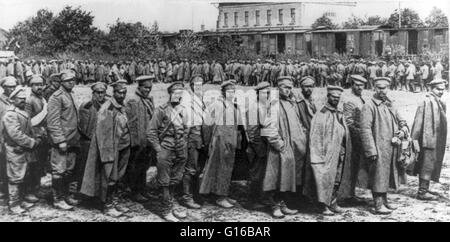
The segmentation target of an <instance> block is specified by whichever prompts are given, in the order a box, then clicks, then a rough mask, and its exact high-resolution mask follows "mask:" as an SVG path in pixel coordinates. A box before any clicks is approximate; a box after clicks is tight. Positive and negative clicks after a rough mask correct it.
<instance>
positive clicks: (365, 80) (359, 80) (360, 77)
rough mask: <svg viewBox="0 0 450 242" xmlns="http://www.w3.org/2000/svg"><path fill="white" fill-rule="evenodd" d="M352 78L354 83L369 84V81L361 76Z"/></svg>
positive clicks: (352, 76)
mask: <svg viewBox="0 0 450 242" xmlns="http://www.w3.org/2000/svg"><path fill="white" fill-rule="evenodd" d="M350 78H351V79H352V81H353V82H358V83H362V84H365V83H367V79H366V78H364V77H363V76H361V75H351V76H350Z"/></svg>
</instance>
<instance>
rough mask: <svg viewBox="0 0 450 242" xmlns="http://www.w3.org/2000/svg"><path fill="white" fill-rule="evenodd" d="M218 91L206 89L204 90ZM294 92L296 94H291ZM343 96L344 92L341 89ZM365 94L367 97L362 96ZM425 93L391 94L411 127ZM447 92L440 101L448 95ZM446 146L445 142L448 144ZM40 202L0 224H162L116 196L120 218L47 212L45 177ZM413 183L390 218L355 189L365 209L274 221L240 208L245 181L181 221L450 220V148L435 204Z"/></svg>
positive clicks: (80, 91)
mask: <svg viewBox="0 0 450 242" xmlns="http://www.w3.org/2000/svg"><path fill="white" fill-rule="evenodd" d="M166 87H167V85H165V84H157V85H154V88H153V91H152V94H153V96H154V100H155V103H156V104H157V105H160V104H162V103H164V102H165V101H166V100H167V94H166V90H165V89H166ZM134 88H135V87H130V88H129V91H130V92H131V91H133V89H134ZM210 88H217V87H213V86H208V87H207V89H210ZM296 91H298V90H296ZM346 92H348V90H346ZM365 95H367V96H369V95H371V93H369V92H366V94H365ZM423 95H424V94H414V93H406V92H400V91H394V92H391V93H390V96H391V97H392V98H394V99H395V100H396V101H397V103H398V105H399V107H400V108H399V110H400V112H401V114H402V115H404V116H405V118H406V119H407V121H408V124H409V125H410V126H411V125H412V120H413V118H414V113H415V110H416V107H417V103H418V102H419V101H420V100H421V99H422V97H423ZM75 96H76V102H77V104H78V105H79V104H81V102H83V101H86V100H88V99H89V98H90V90H89V88H88V87H83V86H82V87H76V89H75ZM448 96H449V95H448V94H446V95H445V96H444V98H446V97H448ZM314 97H315V99H316V100H318V101H317V104H318V105H320V104H321V103H322V102H323V100H324V97H325V90H324V89H316V90H315V93H314ZM447 143H449V142H447ZM155 172H156V171H155V168H154V167H152V168H150V169H149V171H148V180H149V189H152V186H151V183H152V182H151V181H152V177H153V176H154V174H155ZM42 184H43V188H42V194H43V198H42V199H41V201H40V202H39V203H38V204H37V205H36V206H35V207H33V208H31V209H30V211H29V212H28V214H26V215H23V216H12V215H9V214H8V210H7V208H5V207H0V221H55V222H56V221H163V220H162V219H161V218H160V217H159V216H158V215H157V214H158V201H157V200H152V201H150V202H149V203H147V204H138V203H135V202H132V201H131V200H130V199H129V198H128V197H127V196H126V195H125V194H121V196H120V201H121V203H122V204H123V205H125V206H127V207H128V208H130V209H131V211H130V213H128V214H127V216H125V217H121V218H112V217H109V216H105V215H103V214H102V213H101V212H100V210H98V209H96V208H95V206H94V205H92V204H90V203H85V204H84V205H83V206H80V207H77V208H75V209H74V210H73V211H68V212H66V211H64V212H62V211H58V210H56V209H54V208H52V207H51V206H50V205H49V202H48V195H49V191H50V189H49V186H50V177H49V176H47V177H44V178H43V179H42ZM417 186H418V181H417V179H416V178H415V177H408V183H407V184H406V185H402V186H401V188H400V189H399V190H398V191H397V192H391V193H390V194H389V198H390V199H391V200H392V202H394V203H395V204H396V205H398V207H399V208H398V209H397V210H396V211H394V212H393V213H392V214H391V215H383V216H380V215H374V214H372V211H371V208H370V206H369V205H370V204H371V195H370V192H369V191H367V190H362V189H358V190H357V195H358V196H360V197H362V198H364V199H365V200H366V201H367V203H368V204H369V205H366V206H357V207H345V209H346V212H345V213H343V214H341V215H336V216H332V217H324V216H322V215H318V214H317V213H315V212H314V210H313V209H312V207H311V205H310V204H308V203H298V204H296V206H297V207H298V208H299V209H300V213H299V214H297V215H294V216H287V217H286V218H284V219H281V220H275V219H273V218H272V217H271V216H270V215H269V214H268V213H267V211H264V210H263V211H251V210H248V209H246V208H245V205H246V201H247V197H246V194H248V187H247V185H246V182H245V181H235V182H233V185H232V189H231V190H232V191H231V193H232V195H231V197H233V198H235V199H237V200H238V202H239V204H238V205H237V206H236V207H235V208H232V209H222V208H218V207H217V206H214V205H213V203H212V200H207V201H206V202H205V204H204V206H203V208H202V209H200V210H187V214H188V217H187V219H185V220H184V221H192V222H201V221H348V222H356V221H429V222H435V221H450V199H449V198H450V191H449V190H450V150H449V147H448V146H447V153H446V156H445V161H444V169H443V170H442V176H441V182H440V183H433V182H432V184H431V190H433V191H436V192H438V193H439V194H441V199H440V200H438V201H432V202H424V201H419V200H416V199H415V198H414V197H415V195H416V192H417ZM176 207H177V208H178V209H183V207H181V206H180V205H178V204H177V205H176Z"/></svg>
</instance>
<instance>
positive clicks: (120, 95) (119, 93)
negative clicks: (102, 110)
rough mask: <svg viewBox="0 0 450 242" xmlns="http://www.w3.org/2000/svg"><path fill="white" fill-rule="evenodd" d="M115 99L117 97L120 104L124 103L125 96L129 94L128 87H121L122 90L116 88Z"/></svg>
mask: <svg viewBox="0 0 450 242" xmlns="http://www.w3.org/2000/svg"><path fill="white" fill-rule="evenodd" d="M113 96H114V99H116V101H117V102H118V103H119V104H123V101H124V100H125V97H126V96H127V89H121V90H114V94H113Z"/></svg>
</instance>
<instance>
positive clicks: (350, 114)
mask: <svg viewBox="0 0 450 242" xmlns="http://www.w3.org/2000/svg"><path fill="white" fill-rule="evenodd" d="M350 80H351V81H352V89H351V93H350V94H349V95H348V96H347V98H346V99H344V102H343V109H344V111H343V112H344V117H345V123H346V124H347V127H348V129H349V131H350V137H351V141H352V159H351V164H350V163H349V164H347V165H348V166H350V170H351V187H350V196H351V199H349V200H347V201H346V202H348V203H354V204H357V203H360V202H361V201H362V200H361V199H360V198H358V197H356V194H355V189H356V184H357V182H358V174H359V172H360V170H361V169H360V164H362V163H363V162H364V159H365V158H364V152H363V147H362V145H361V136H360V133H361V131H360V115H361V110H362V107H363V105H364V104H365V103H366V100H365V99H364V98H363V96H362V92H363V90H364V86H365V85H366V83H367V79H366V78H364V77H362V76H361V75H351V76H350ZM361 171H364V170H361Z"/></svg>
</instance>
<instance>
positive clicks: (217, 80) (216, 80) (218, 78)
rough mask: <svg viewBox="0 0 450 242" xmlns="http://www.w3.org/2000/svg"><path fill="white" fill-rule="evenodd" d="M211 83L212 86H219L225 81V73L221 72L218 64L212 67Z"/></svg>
mask: <svg viewBox="0 0 450 242" xmlns="http://www.w3.org/2000/svg"><path fill="white" fill-rule="evenodd" d="M212 71H213V74H212V76H213V77H212V83H213V84H221V83H222V82H223V81H225V78H226V76H225V73H224V72H223V67H222V65H221V64H220V63H219V62H216V63H215V64H214V65H213V66H212Z"/></svg>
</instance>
